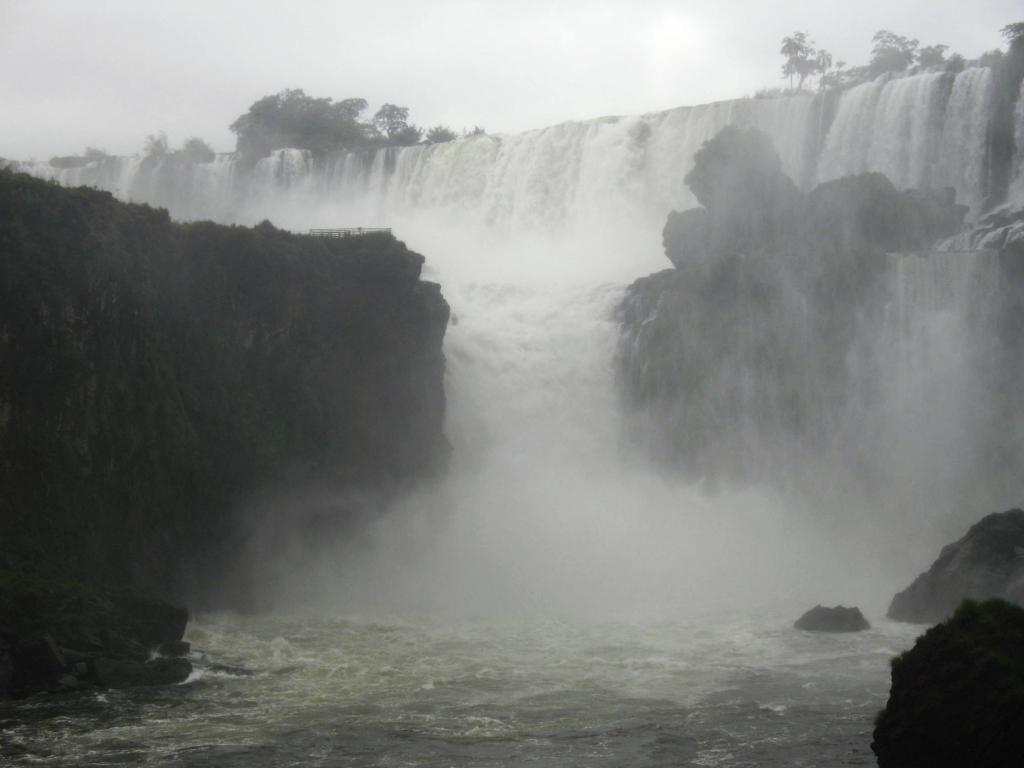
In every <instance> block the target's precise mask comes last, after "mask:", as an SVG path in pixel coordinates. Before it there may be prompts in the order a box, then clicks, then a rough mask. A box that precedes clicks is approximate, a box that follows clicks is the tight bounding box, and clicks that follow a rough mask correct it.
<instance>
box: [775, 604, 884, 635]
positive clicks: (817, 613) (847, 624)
mask: <svg viewBox="0 0 1024 768" xmlns="http://www.w3.org/2000/svg"><path fill="white" fill-rule="evenodd" d="M793 626H794V627H795V628H796V629H803V630H806V631H808V632H861V631H863V630H865V629H871V625H870V624H868V620H867V619H865V618H864V614H862V613H861V612H860V608H855V607H853V608H847V607H846V606H844V605H837V606H835V607H833V608H826V607H825V606H823V605H816V606H814V607H813V608H811V610H809V611H808V612H807V613H805V614H804V615H803V616H801V617H800V618H799V619H797V620H796V623H795V624H794V625H793Z"/></svg>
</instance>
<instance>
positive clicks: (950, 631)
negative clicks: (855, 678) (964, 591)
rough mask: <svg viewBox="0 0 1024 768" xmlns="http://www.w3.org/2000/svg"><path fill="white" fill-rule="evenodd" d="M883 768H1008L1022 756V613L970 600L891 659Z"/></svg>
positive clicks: (878, 726)
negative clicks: (967, 767)
mask: <svg viewBox="0 0 1024 768" xmlns="http://www.w3.org/2000/svg"><path fill="white" fill-rule="evenodd" d="M871 749H872V750H874V752H875V755H877V757H878V765H879V768H963V766H968V765H969V766H973V768H1009V766H1015V765H1020V764H1021V759H1022V756H1024V610H1022V609H1021V608H1019V607H1018V606H1015V605H1011V604H1009V603H1007V602H1004V601H1002V600H990V601H987V602H984V603H980V604H979V603H975V602H971V601H967V602H965V603H963V604H962V605H961V606H960V608H958V609H957V610H956V612H955V613H954V615H953V617H952V618H950V619H949V620H948V621H946V622H945V623H943V624H939V625H937V626H935V627H932V628H931V629H929V630H928V631H927V632H926V633H925V634H924V635H922V636H921V637H919V638H918V640H917V642H916V643H915V644H914V647H913V648H911V649H910V650H909V651H907V652H905V653H904V654H902V655H901V656H899V657H897V658H896V659H894V660H893V663H892V688H891V690H890V692H889V701H888V703H887V704H886V706H885V709H884V710H883V711H882V712H881V714H879V716H878V719H877V721H876V722H875V731H874V741H873V742H872V744H871Z"/></svg>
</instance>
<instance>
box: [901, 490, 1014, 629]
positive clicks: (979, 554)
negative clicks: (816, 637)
mask: <svg viewBox="0 0 1024 768" xmlns="http://www.w3.org/2000/svg"><path fill="white" fill-rule="evenodd" d="M990 597H999V598H1003V599H1004V600H1008V601H1010V602H1013V603H1017V604H1018V605H1024V510H1020V509H1011V510H1009V511H1008V512H1002V513H999V514H993V515H989V516H988V517H985V518H984V519H982V520H981V521H980V522H978V523H976V524H975V525H974V526H973V527H972V528H971V529H970V530H969V531H968V532H967V534H966V535H965V536H964V537H963V538H962V539H960V540H959V541H956V542H954V543H952V544H949V545H948V546H946V547H944V548H943V550H942V552H941V553H940V554H939V558H938V560H936V561H935V562H934V563H933V564H932V567H931V568H930V569H928V571H927V572H926V573H923V574H921V575H920V576H918V577H917V578H916V579H915V580H914V582H913V583H912V584H911V585H910V586H909V587H907V588H906V589H905V590H903V591H902V592H900V593H899V594H897V595H896V596H895V597H894V598H893V600H892V603H891V605H890V606H889V612H888V615H889V618H891V619H896V620H898V621H909V622H917V623H922V624H929V623H934V622H937V621H942V620H943V619H945V618H946V617H947V616H949V615H950V614H951V613H952V612H953V611H954V610H955V609H956V607H957V606H958V605H959V604H960V602H961V601H963V600H965V599H968V598H971V599H984V598H990Z"/></svg>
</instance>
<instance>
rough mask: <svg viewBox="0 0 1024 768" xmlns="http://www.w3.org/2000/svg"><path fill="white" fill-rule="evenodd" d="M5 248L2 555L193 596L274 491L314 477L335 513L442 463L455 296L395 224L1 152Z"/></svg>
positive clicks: (322, 514)
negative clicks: (326, 231) (240, 208)
mask: <svg viewBox="0 0 1024 768" xmlns="http://www.w3.org/2000/svg"><path fill="white" fill-rule="evenodd" d="M0 251H2V253H3V259H2V260H0V306H2V307H3V311H2V313H0V487H3V489H4V491H3V493H2V494H0V526H2V527H0V538H2V539H3V540H4V542H5V547H4V553H3V557H4V558H5V560H4V562H0V571H3V574H0V576H3V575H4V574H10V573H12V572H18V571H19V570H21V569H23V568H31V569H38V568H39V567H40V565H41V564H43V565H44V566H50V567H52V568H53V569H54V570H59V571H60V572H61V573H63V574H66V575H68V576H70V577H72V578H76V579H80V580H82V581H86V582H89V583H98V584H101V585H102V584H108V585H116V586H117V587H118V588H119V589H123V588H131V589H134V590H137V591H140V592H157V593H160V594H164V595H168V594H170V595H176V596H179V597H181V596H184V597H190V596H194V595H195V593H197V592H198V591H199V589H200V588H201V587H204V586H208V585H209V583H211V581H214V582H221V581H223V580H224V579H225V578H226V577H227V575H228V574H227V573H226V568H225V561H226V560H229V559H231V560H233V559H235V558H236V557H237V556H238V555H239V553H240V551H241V549H242V548H243V547H244V546H245V541H246V537H247V536H248V535H249V534H250V533H251V530H249V526H248V524H249V522H250V521H249V520H248V519H247V517H246V514H247V510H249V509H250V508H251V507H253V506H254V504H255V501H256V500H257V499H258V498H259V497H260V495H261V494H262V493H267V492H271V491H273V492H276V493H283V494H287V493H288V492H289V489H294V488H299V487H301V488H302V489H304V492H305V493H306V494H307V495H309V494H311V493H313V492H317V493H321V494H322V495H323V496H324V499H323V500H321V501H319V502H318V503H317V505H315V506H316V509H315V510H314V512H312V513H311V512H309V511H308V507H309V505H306V507H307V510H306V512H304V514H307V515H312V516H313V518H314V520H319V523H320V524H321V527H322V528H324V529H329V528H330V526H331V525H332V521H336V520H337V518H339V517H344V516H345V515H353V514H359V513H360V512H361V511H362V509H363V508H364V507H366V506H368V505H369V506H371V507H372V505H373V503H374V501H373V500H374V499H379V498H382V497H386V495H387V494H388V493H390V492H393V491H395V490H397V489H400V488H403V487H407V486H408V485H409V484H410V483H412V482H414V481H415V480H416V479H417V478H421V477H426V476H430V475H432V474H435V473H437V472H439V471H440V470H442V469H443V468H444V467H445V465H446V463H447V458H448V453H449V451H450V448H449V446H448V442H447V440H446V439H445V437H444V435H443V422H444V410H445V395H444V389H443V375H444V358H443V354H442V349H441V347H442V340H443V337H444V333H445V329H446V326H447V321H448V312H449V310H448V305H447V303H446V302H445V300H444V299H443V298H442V296H441V293H440V289H439V287H438V286H437V285H436V284H433V283H428V282H424V281H422V280H420V279H419V277H420V271H421V267H422V265H423V261H424V259H423V257H422V256H420V255H419V254H416V253H414V252H412V251H410V250H409V249H407V248H406V247H405V245H404V244H403V243H401V242H399V241H397V240H395V239H394V238H393V237H392V236H390V235H387V234H374V235H367V236H363V237H353V238H347V239H339V240H326V239H316V238H311V237H308V236H296V235H292V234H289V233H287V232H284V231H281V230H278V229H275V228H274V227H273V226H271V225H269V224H266V223H264V224H261V225H259V226H257V227H255V228H251V229H249V228H242V227H226V226H221V225H216V224H212V223H196V224H178V223H173V222H172V221H171V219H170V217H169V216H168V213H167V211H165V210H158V209H154V208H150V207H148V206H145V205H131V204H125V203H122V202H118V201H117V200H115V199H114V198H113V197H112V196H111V195H110V194H108V193H106V192H99V191H95V190H89V189H84V188H78V189H65V188H63V187H60V186H58V185H55V184H52V183H47V182H44V181H40V180H38V179H33V178H31V177H30V176H27V175H21V174H12V173H9V172H0ZM354 491H358V492H360V494H362V495H361V497H360V500H359V502H358V503H356V502H355V501H352V500H351V494H352V493H353V492H354ZM343 492H344V494H348V495H344V494H343ZM346 499H347V500H346ZM256 506H258V505H256ZM296 506H297V505H291V506H289V505H287V504H281V505H275V506H274V507H273V514H275V515H278V516H284V517H286V516H287V515H289V514H293V513H295V511H294V510H295V507H296ZM261 514H262V513H261ZM307 522H309V521H307ZM259 523H260V524H261V525H266V524H270V525H274V524H276V525H277V527H278V528H279V529H280V530H284V529H287V528H288V527H289V525H290V523H289V521H288V520H286V519H285V520H277V521H276V523H275V521H274V520H270V521H268V520H261V521H259ZM239 579H240V581H244V574H242V575H240V576H239ZM0 581H3V578H0ZM236 597H237V595H236ZM8 620H10V619H8Z"/></svg>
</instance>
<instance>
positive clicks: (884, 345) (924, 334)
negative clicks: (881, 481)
mask: <svg viewBox="0 0 1024 768" xmlns="http://www.w3.org/2000/svg"><path fill="white" fill-rule="evenodd" d="M1004 281H1005V276H1004V275H1003V274H1002V271H1001V268H1000V263H999V255H998V253H997V252H995V251H977V252H960V251H933V252H930V253H925V254H906V255H894V256H891V257H890V261H889V269H888V279H887V282H888V285H887V291H888V295H889V296H890V300H889V305H888V309H887V312H886V317H885V321H884V327H883V330H882V334H881V336H880V338H879V342H878V344H877V351H876V354H877V360H878V368H879V370H881V371H882V372H883V375H882V376H881V378H880V384H881V390H880V397H881V400H880V408H879V415H880V416H881V419H880V424H881V429H880V431H879V436H880V445H879V450H880V451H881V452H882V455H884V456H885V457H886V461H887V462H889V463H890V466H891V474H892V477H893V478H894V479H896V480H898V482H899V485H900V486H902V488H903V498H904V499H909V500H912V503H913V504H914V505H916V506H917V507H918V508H920V507H925V508H928V509H947V508H950V507H952V508H953V510H954V513H955V514H959V516H960V517H961V519H963V521H964V522H970V520H971V519H972V516H976V515H977V514H980V513H981V512H983V511H985V510H988V509H990V508H991V509H995V508H1001V507H1000V505H1010V506H1012V505H1013V503H1015V502H1016V501H1017V500H1018V498H1019V496H1018V495H1019V494H1020V493H1021V492H1022V491H1024V488H1022V487H1021V485H1020V483H1019V480H1011V481H1010V482H1009V485H1007V483H1006V477H1005V474H1006V472H1007V471H1009V472H1010V474H1014V473H1015V470H1014V467H1015V466H1017V465H1016V462H1017V461H1019V459H1020V457H1019V456H1017V457H1016V458H1011V454H1004V455H1003V459H1002V461H1001V462H1000V461H993V453H992V449H993V446H995V445H997V444H999V443H1004V444H1007V445H1009V444H1010V443H1012V442H1013V440H1015V439H1017V436H1015V435H1013V434H1012V432H1013V431H1014V428H1013V426H1012V425H1011V424H1010V423H1007V422H1005V421H1001V419H1000V416H999V413H1000V408H1001V407H1002V406H1004V405H1007V403H1004V402H1001V401H1000V399H1001V396H1000V395H999V393H998V390H999V385H998V382H999V379H1000V377H1001V375H1002V372H1003V370H1004V368H1005V364H1006V362H1007V361H1008V360H1009V359H1010V358H1011V357H1012V355H1008V354H1007V352H1006V351H1005V350H1001V349H1000V346H999V345H1000V341H999V338H998V334H997V333H996V332H995V328H996V327H998V326H997V324H998V322H999V319H998V318H999V310H998V308H999V306H1000V303H1001V299H1002V287H1003V283H1004ZM915 512H916V510H913V509H911V510H910V511H909V513H910V514H914V513H915ZM917 514H919V512H917ZM952 527H955V526H951V529H952Z"/></svg>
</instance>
